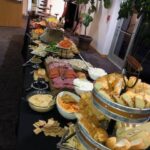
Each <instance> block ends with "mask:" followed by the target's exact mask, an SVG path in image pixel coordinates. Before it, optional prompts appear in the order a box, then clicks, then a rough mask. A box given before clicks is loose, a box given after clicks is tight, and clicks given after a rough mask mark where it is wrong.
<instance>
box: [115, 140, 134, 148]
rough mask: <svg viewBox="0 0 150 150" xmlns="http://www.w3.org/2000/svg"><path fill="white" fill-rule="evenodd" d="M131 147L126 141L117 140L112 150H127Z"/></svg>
mask: <svg viewBox="0 0 150 150" xmlns="http://www.w3.org/2000/svg"><path fill="white" fill-rule="evenodd" d="M130 147H131V143H130V142H129V141H128V140H127V139H121V140H119V141H118V142H117V143H116V145H115V148H114V150H128V149H129V148H130Z"/></svg>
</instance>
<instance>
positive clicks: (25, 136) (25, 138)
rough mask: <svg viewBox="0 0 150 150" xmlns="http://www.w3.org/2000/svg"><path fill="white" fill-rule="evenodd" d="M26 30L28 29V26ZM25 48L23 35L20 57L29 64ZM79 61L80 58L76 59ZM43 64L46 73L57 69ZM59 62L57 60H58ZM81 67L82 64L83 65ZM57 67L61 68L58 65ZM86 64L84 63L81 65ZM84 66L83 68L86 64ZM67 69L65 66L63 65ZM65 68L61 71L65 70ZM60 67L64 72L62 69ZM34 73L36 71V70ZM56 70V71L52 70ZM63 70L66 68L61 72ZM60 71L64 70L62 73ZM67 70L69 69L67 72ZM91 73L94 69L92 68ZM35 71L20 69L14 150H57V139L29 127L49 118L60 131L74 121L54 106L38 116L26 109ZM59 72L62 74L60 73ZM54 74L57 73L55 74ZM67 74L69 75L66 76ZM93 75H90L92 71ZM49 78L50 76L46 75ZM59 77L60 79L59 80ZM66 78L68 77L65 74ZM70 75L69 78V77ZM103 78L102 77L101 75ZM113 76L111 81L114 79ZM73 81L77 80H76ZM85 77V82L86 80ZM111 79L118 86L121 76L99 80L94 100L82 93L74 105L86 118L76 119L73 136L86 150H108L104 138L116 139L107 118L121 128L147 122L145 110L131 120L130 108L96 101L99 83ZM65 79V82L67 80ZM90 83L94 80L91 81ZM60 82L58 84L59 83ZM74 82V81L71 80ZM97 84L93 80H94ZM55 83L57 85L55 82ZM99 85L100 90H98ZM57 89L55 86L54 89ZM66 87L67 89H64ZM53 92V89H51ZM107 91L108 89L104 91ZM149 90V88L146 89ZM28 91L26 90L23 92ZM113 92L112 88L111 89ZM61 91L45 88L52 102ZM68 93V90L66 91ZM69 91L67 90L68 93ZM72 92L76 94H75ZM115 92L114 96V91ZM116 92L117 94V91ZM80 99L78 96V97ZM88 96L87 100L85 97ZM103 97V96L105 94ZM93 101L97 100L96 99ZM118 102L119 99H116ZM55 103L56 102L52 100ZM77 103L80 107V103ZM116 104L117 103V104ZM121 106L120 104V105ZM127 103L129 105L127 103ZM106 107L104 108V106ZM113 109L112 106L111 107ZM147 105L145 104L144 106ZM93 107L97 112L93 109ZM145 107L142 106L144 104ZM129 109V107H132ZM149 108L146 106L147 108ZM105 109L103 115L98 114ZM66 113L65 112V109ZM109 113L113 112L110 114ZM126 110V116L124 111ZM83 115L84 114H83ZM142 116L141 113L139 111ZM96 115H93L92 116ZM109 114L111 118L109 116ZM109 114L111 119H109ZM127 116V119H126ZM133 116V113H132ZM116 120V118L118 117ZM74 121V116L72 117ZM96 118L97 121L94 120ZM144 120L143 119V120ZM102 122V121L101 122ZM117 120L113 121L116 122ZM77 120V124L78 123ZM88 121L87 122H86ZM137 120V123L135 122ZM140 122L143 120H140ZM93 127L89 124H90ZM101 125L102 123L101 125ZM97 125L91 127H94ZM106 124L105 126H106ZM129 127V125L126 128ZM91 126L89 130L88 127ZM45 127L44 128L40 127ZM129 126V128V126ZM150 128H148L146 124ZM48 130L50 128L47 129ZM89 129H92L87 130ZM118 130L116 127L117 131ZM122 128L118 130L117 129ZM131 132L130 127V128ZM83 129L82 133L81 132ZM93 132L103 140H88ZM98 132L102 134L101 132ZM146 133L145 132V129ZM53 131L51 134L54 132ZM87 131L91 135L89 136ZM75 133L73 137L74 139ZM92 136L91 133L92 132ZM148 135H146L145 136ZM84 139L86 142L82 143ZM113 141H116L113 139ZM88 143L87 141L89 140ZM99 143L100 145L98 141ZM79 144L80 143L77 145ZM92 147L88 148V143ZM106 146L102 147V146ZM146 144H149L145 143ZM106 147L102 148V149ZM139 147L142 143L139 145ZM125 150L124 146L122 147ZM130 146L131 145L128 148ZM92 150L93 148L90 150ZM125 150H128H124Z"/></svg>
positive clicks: (26, 42)
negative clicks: (56, 124)
mask: <svg viewBox="0 0 150 150" xmlns="http://www.w3.org/2000/svg"><path fill="white" fill-rule="evenodd" d="M28 27H29V25H28ZM28 31H29V30H28V28H27V33H28ZM29 44H31V43H30V38H29V36H28V34H26V36H25V44H24V49H23V54H24V58H25V62H26V61H28V60H30V58H31V57H32V55H31V53H30V52H31V49H30V48H29ZM77 57H78V56H77ZM80 57H81V56H80ZM42 60H43V63H42V67H43V68H45V67H46V70H48V69H47V68H48V67H49V71H51V70H53V69H54V68H50V67H53V66H55V67H56V65H57V63H58V62H57V61H56V60H55V61H54V60H53V62H51V63H49V64H50V65H51V64H53V63H55V65H54V64H53V66H50V65H49V64H48V65H49V66H48V67H47V66H46V63H45V61H44V58H42ZM60 60H61V59H60ZM63 63H64V64H65V63H66V60H65V62H64V61H62V60H61V61H60V62H59V63H58V64H59V66H58V67H59V71H60V66H61V65H62V64H63ZM67 63H68V62H67ZM84 63H85V62H84ZM60 64H61V65H60ZM85 64H86V63H85ZM86 65H87V64H86ZM66 66H67V65H66ZM66 66H65V67H66ZM65 67H64V68H65ZM36 69H37V68H36ZM55 69H56V68H55ZM65 69H66V68H65ZM65 69H64V70H65ZM69 69H70V68H69ZM93 69H94V68H93ZM34 70H35V68H33V64H30V65H29V66H28V65H27V66H25V67H24V69H23V74H24V85H23V90H22V98H21V101H20V114H19V120H18V138H17V150H33V149H36V150H50V149H52V150H55V149H58V148H57V144H58V142H60V140H61V138H59V137H52V136H45V135H44V134H43V133H40V132H39V133H40V134H38V135H36V133H35V132H33V130H34V129H35V128H34V127H35V126H33V124H34V123H35V122H37V121H39V120H42V121H47V120H48V119H50V118H53V119H54V120H57V121H58V122H59V123H60V126H61V127H64V126H67V125H68V124H69V123H70V122H72V123H76V120H73V121H70V120H67V119H64V118H63V117H62V116H61V115H60V113H59V112H58V109H57V108H56V105H54V107H53V108H52V110H50V111H48V112H46V113H45V112H44V113H39V112H36V111H33V110H32V109H31V108H30V107H29V103H28V101H27V98H26V97H27V95H28V94H29V92H31V91H34V90H33V89H30V86H31V84H32V83H33V81H34V79H33V71H34ZM64 70H63V71H64ZM57 71H58V70H57ZM61 71H62V68H61ZM61 71H60V72H59V75H60V78H61V77H64V76H65V75H64V74H65V73H64V72H63V75H62V72H61ZM65 71H66V72H67V71H68V68H67V69H66V70H65ZM70 72H71V73H72V72H74V70H73V69H72V70H71V71H70ZM70 72H69V73H70ZM92 72H93V71H92ZM47 73H49V72H47ZM49 74H50V73H49ZM83 74H84V73H83V72H80V75H82V77H83ZM61 75H62V76H61ZM69 75H70V74H69ZM71 75H72V74H71ZM84 75H85V76H84V79H83V78H82V81H83V80H84V81H85V80H86V82H87V79H88V78H89V76H86V74H84ZM105 75H106V74H105ZM51 76H52V75H51ZM110 76H111V79H109V77H110ZM114 76H115V77H114ZM76 77H77V76H76ZM86 77H87V78H86ZM114 78H115V81H116V80H117V79H119V80H117V83H118V82H123V81H122V75H121V74H117V73H112V74H109V75H108V76H107V75H106V76H104V78H99V80H98V82H96V83H95V85H96V84H97V85H98V86H95V87H96V88H97V91H96V88H95V87H94V88H95V90H93V84H92V83H91V82H90V83H91V84H92V90H93V95H94V99H93V98H92V94H90V93H86V94H84V96H82V95H81V98H80V97H79V98H80V101H78V102H77V103H78V110H77V113H79V114H80V115H83V118H86V119H85V120H84V119H83V120H82V118H80V117H78V123H77V125H76V127H75V133H76V137H77V138H78V139H79V141H80V143H82V142H83V143H86V142H85V141H88V142H87V143H86V144H87V145H88V146H91V145H92V146H91V147H92V148H89V147H88V148H87V147H86V146H85V145H86V144H85V145H84V144H83V143H82V144H83V145H84V146H85V147H86V148H87V149H89V150H92V149H95V148H96V149H101V148H102V149H103V150H110V149H111V148H110V147H109V148H108V145H107V142H106V140H107V139H109V138H108V137H109V136H110V138H111V136H116V135H115V134H113V131H112V129H114V126H113V127H112V125H114V121H113V120H112V121H110V119H108V118H111V119H114V120H117V121H121V122H119V123H121V125H122V121H123V123H124V122H125V124H123V125H127V127H128V125H129V124H130V123H139V122H140V121H141V118H142V121H141V122H144V121H148V117H149V116H148V115H149V110H148V109H145V110H144V109H143V110H144V113H145V114H143V115H141V114H138V116H136V115H135V118H134V113H136V112H135V110H136V109H134V108H130V107H126V105H120V104H118V103H114V101H113V100H112V101H110V100H109V99H110V97H109V95H107V99H108V100H107V99H106V97H103V95H102V97H100V98H99V96H100V94H101V93H98V92H99V91H102V92H103V93H104V92H105V86H104V87H103V88H104V89H99V88H101V87H102V86H103V85H101V83H103V81H104V80H106V82H105V84H109V82H108V81H111V80H112V79H114ZM61 79H62V80H64V78H61ZM67 79H69V78H67ZM49 80H50V76H49ZM90 80H91V79H90ZM93 80H94V79H93ZM59 81H60V80H59ZM73 81H74V80H73ZM96 81H97V80H96ZM57 83H59V82H57ZM117 83H115V84H114V85H116V84H117ZM99 85H100V86H99ZM57 86H58V85H57ZM72 86H73V88H74V89H75V84H74V82H73V83H72ZM68 87H69V86H68ZM55 88H56V87H55ZM108 88H110V87H108ZM148 88H150V87H148ZM27 89H28V90H27ZM86 89H87V86H86ZM111 89H113V88H111ZM62 90H64V88H61V90H58V91H55V90H54V89H52V87H51V84H50V86H49V88H48V90H47V91H50V93H51V95H53V94H54V93H55V94H54V95H53V97H54V98H55V97H56V94H57V93H58V92H59V91H62ZM67 90H68V89H67ZM92 90H89V91H92ZM68 91H70V90H68ZM75 91H76V90H75ZM94 91H95V93H94ZM111 92H114V91H111ZM115 92H118V90H117V91H115ZM119 92H120V91H119ZM76 93H77V94H79V93H78V92H77V91H76ZM79 95H80V94H79ZM89 95H90V96H89ZM105 95H106V93H105ZM96 97H97V98H96ZM101 100H103V102H107V103H106V104H103V105H102V101H101ZM119 100H120V99H119ZM56 101H57V100H56ZM80 102H81V103H80ZM119 102H120V101H119ZM121 102H122V101H121ZM128 102H129V101H128ZM107 104H108V106H107ZM112 104H113V105H114V104H115V105H114V106H115V107H114V106H113V105H112ZM147 104H149V103H147ZM94 105H95V106H96V107H97V109H95V107H94ZM111 105H112V107H113V108H111V109H108V108H109V107H110V106H111ZM144 105H145V104H144ZM132 107H133V106H132ZM148 107H149V106H148ZM102 108H103V109H105V110H104V111H103V110H102ZM119 108H123V109H125V110H123V113H124V111H126V113H125V116H123V113H122V112H118V109H119ZM68 110H69V109H68ZM111 110H113V111H112V112H111ZM127 110H129V112H128V111H127ZM131 110H132V111H133V114H129V113H130V111H131ZM85 112H86V113H85ZM101 112H102V113H103V114H105V115H106V116H107V117H108V118H107V119H106V118H105V117H104V115H103V114H102V113H101ZM138 112H139V109H138ZM141 112H142V111H141ZM95 114H96V115H95ZM110 114H111V115H110ZM112 114H113V115H114V116H112ZM128 114H129V115H128ZM136 114H137V113H136ZM118 116H119V117H118ZM120 116H122V117H125V118H126V119H122V118H121V117H120ZM76 117H77V116H76ZM98 117H99V119H98ZM146 117H147V118H146ZM89 118H90V119H89ZM104 118H105V119H106V120H105V119H104ZM116 118H117V119H116ZM80 119H81V120H80ZM88 119H89V120H88ZM136 119H137V120H136ZM138 119H139V122H138ZM143 119H144V120H143ZM92 121H93V122H94V123H93V122H92ZM100 121H102V124H104V127H105V129H103V128H101V127H99V126H100V125H99V124H100ZM103 121H104V122H103ZM95 122H96V123H97V124H98V125H95V124H96V123H95ZM108 122H109V124H108ZM128 123H129V124H128ZM86 124H88V126H89V128H88V126H86ZM91 124H92V125H94V127H93V126H91ZM44 125H45V124H44ZM131 125H132V124H131ZM149 125H150V124H149ZM50 127H51V126H50ZM86 127H87V128H86ZM91 127H92V128H91ZM118 128H119V127H118ZM121 128H122V127H121ZM132 128H133V126H132ZM85 129H86V130H85ZM93 129H94V132H95V133H94V135H95V134H97V133H98V134H99V135H101V134H102V135H103V138H99V135H98V134H97V136H96V137H97V139H94V138H93V137H92V135H91V134H90V133H91V132H92V131H91V130H93ZM101 130H102V132H101ZM146 130H148V129H146ZM55 131H56V130H55ZM55 131H54V132H55ZM90 131H91V132H90ZM143 132H146V133H147V131H143ZM75 133H74V134H73V135H75ZM92 133H93V132H92ZM148 134H149V133H148ZM86 138H87V139H86ZM113 138H115V139H116V137H113ZM89 139H91V140H89ZM99 139H100V140H102V141H99ZM92 140H93V141H94V142H93V143H94V144H93V143H92V142H91V141H92ZM81 141H82V142H81ZM90 142H91V143H92V144H91V143H90ZM104 142H106V143H104ZM128 143H129V142H128ZM147 143H148V144H149V141H148V142H147ZM104 144H106V145H104ZM129 144H130V143H129ZM142 144H143V143H142ZM125 146H126V145H125ZM130 146H131V145H130ZM93 147H94V148H93ZM128 149H129V148H128Z"/></svg>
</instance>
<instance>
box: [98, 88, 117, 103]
mask: <svg viewBox="0 0 150 150" xmlns="http://www.w3.org/2000/svg"><path fill="white" fill-rule="evenodd" d="M98 92H99V94H101V95H102V96H103V97H104V98H106V99H108V100H110V101H113V102H115V101H114V100H113V99H112V98H111V97H110V96H109V95H108V94H107V92H106V91H104V90H99V91H98Z"/></svg>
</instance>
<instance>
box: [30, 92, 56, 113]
mask: <svg viewBox="0 0 150 150" xmlns="http://www.w3.org/2000/svg"><path fill="white" fill-rule="evenodd" d="M36 94H42V95H43V94H46V95H47V94H50V93H49V92H46V91H33V92H31V93H29V94H28V95H27V101H28V104H29V106H30V108H31V109H32V110H34V111H36V112H48V111H49V110H51V109H52V108H53V106H54V105H55V100H54V99H53V98H52V101H51V102H50V103H49V104H48V105H47V106H44V107H43V106H36V105H34V104H33V103H31V102H30V100H29V98H30V97H31V96H33V95H36ZM50 95H51V94H50Z"/></svg>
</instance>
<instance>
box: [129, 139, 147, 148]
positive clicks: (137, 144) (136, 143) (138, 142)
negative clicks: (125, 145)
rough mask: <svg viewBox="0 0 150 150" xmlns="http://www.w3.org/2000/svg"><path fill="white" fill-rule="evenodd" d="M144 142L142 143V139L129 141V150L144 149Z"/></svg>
mask: <svg viewBox="0 0 150 150" xmlns="http://www.w3.org/2000/svg"><path fill="white" fill-rule="evenodd" d="M144 145H145V144H144V142H143V139H141V138H140V139H136V140H133V141H131V148H130V150H141V149H143V148H144Z"/></svg>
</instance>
